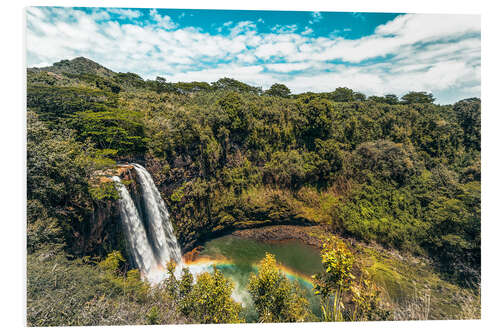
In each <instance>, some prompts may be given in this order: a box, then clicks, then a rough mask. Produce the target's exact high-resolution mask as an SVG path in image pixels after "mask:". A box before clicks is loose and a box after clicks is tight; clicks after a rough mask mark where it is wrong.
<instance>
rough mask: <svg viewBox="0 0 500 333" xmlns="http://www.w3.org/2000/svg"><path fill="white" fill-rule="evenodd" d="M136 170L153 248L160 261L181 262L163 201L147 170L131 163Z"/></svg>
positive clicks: (163, 262)
mask: <svg viewBox="0 0 500 333" xmlns="http://www.w3.org/2000/svg"><path fill="white" fill-rule="evenodd" d="M132 165H133V166H134V168H135V171H136V172H137V176H138V180H139V184H140V185H141V189H142V192H143V196H142V197H143V199H144V203H145V211H146V212H145V213H146V217H147V219H146V220H147V222H148V224H149V225H148V230H149V231H150V235H151V236H150V238H151V239H152V241H153V244H152V245H153V250H154V251H155V253H156V256H157V259H158V261H159V262H160V263H162V264H166V263H167V262H169V261H171V260H173V261H175V262H176V263H177V264H178V263H180V262H181V248H180V246H179V244H178V243H177V238H176V237H175V235H174V228H173V227H172V223H170V216H169V214H168V210H167V206H166V205H165V201H163V199H162V198H161V195H160V192H159V191H158V189H157V188H156V186H155V183H154V181H153V178H152V177H151V175H150V174H149V172H148V171H147V170H146V169H145V168H144V167H143V166H141V165H139V164H135V163H134V164H132Z"/></svg>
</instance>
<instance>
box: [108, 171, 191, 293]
mask: <svg viewBox="0 0 500 333" xmlns="http://www.w3.org/2000/svg"><path fill="white" fill-rule="evenodd" d="M132 165H133V167H134V169H135V171H136V173H137V181H138V184H139V187H140V191H139V192H140V201H141V203H142V204H143V206H144V207H143V211H142V215H141V214H139V210H138V209H137V206H136V204H135V203H134V201H133V200H132V198H131V196H130V193H129V192H128V190H127V188H126V187H125V186H124V185H123V184H122V183H121V181H120V178H119V177H116V176H114V177H113V180H114V182H115V184H116V185H117V189H118V191H119V193H120V201H119V204H120V214H121V217H122V223H123V226H124V230H125V233H126V235H127V240H128V243H129V247H130V252H131V256H132V259H133V260H134V262H135V264H136V265H137V267H138V268H139V270H140V271H141V273H143V275H144V276H145V277H146V279H147V280H148V281H149V282H151V283H157V282H160V281H161V280H162V279H163V278H164V277H165V269H164V268H165V266H166V264H167V263H168V262H170V261H174V262H175V263H176V264H177V269H176V271H177V272H180V269H181V268H182V257H181V249H180V246H179V243H178V242H177V238H176V237H175V234H174V229H173V227H172V223H171V222H170V216H169V213H168V210H167V206H166V204H165V202H164V201H163V199H162V198H161V195H160V192H159V191H158V189H157V188H156V186H155V184H154V182H153V178H152V177H151V175H150V174H149V172H148V171H147V170H146V169H145V168H144V167H143V166H141V165H139V164H135V163H134V164H132ZM141 216H142V219H141Z"/></svg>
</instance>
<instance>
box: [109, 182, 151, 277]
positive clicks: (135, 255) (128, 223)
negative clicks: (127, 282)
mask: <svg viewBox="0 0 500 333" xmlns="http://www.w3.org/2000/svg"><path fill="white" fill-rule="evenodd" d="M113 181H114V182H115V184H116V187H117V190H118V192H119V194H120V201H119V203H120V215H121V218H122V224H123V229H124V230H125V234H126V236H127V240H128V243H129V248H130V254H131V256H132V260H134V263H135V264H136V266H137V268H139V270H140V271H141V272H143V273H144V274H145V275H146V276H148V275H149V274H150V272H151V271H152V270H153V269H155V268H156V266H157V263H156V260H155V257H154V254H153V249H152V248H151V246H150V245H149V241H148V237H147V234H146V229H145V228H144V225H143V223H142V221H141V219H140V217H139V212H138V211H137V208H136V206H135V204H134V201H133V200H132V197H131V196H130V194H129V192H128V190H127V188H126V187H125V185H123V184H122V182H121V180H120V178H119V177H116V176H114V177H113Z"/></svg>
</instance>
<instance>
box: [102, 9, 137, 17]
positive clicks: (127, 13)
mask: <svg viewBox="0 0 500 333" xmlns="http://www.w3.org/2000/svg"><path fill="white" fill-rule="evenodd" d="M106 11H107V12H109V13H112V14H116V15H118V17H119V18H120V19H135V18H139V17H141V15H142V13H141V12H140V11H138V10H132V9H124V8H108V9H107V10H106Z"/></svg>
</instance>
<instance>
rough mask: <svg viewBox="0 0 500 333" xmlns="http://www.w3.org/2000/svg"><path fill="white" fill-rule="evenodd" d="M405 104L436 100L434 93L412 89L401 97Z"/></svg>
mask: <svg viewBox="0 0 500 333" xmlns="http://www.w3.org/2000/svg"><path fill="white" fill-rule="evenodd" d="M401 100H402V102H403V104H417V103H419V104H426V103H432V102H434V100H435V98H434V96H432V93H426V92H425V91H418V92H417V91H410V92H409V93H407V94H406V95H404V96H403V97H401Z"/></svg>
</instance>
